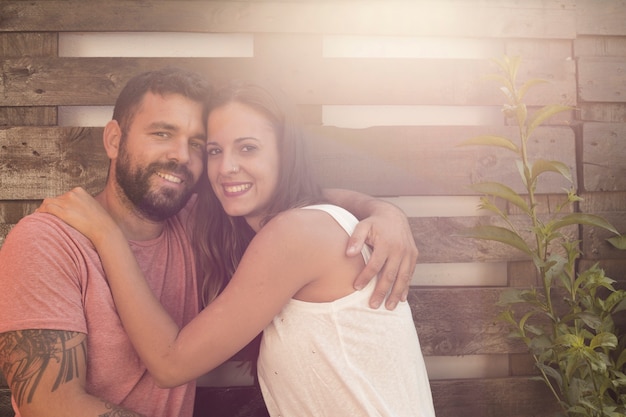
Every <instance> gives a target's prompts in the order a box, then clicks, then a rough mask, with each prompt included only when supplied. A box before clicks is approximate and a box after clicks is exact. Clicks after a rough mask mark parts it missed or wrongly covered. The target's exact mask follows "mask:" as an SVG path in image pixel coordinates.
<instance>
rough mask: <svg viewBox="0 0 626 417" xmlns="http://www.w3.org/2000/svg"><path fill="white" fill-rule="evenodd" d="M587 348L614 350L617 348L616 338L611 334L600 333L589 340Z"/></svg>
mask: <svg viewBox="0 0 626 417" xmlns="http://www.w3.org/2000/svg"><path fill="white" fill-rule="evenodd" d="M589 347H591V349H595V348H598V347H603V348H609V349H615V348H616V347H617V337H616V336H615V335H614V334H613V333H608V332H603V333H600V334H598V335H596V336H595V337H594V338H593V339H591V342H590V344H589Z"/></svg>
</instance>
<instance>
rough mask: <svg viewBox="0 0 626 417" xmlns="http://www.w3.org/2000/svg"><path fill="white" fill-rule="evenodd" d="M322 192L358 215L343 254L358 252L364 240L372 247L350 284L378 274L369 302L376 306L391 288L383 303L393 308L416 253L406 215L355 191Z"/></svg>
mask: <svg viewBox="0 0 626 417" xmlns="http://www.w3.org/2000/svg"><path fill="white" fill-rule="evenodd" d="M324 195H325V196H326V198H327V199H328V200H329V201H330V202H331V203H333V204H335V205H338V206H341V207H343V208H344V209H346V210H348V211H350V212H351V213H352V214H354V215H355V216H356V217H357V218H359V219H362V220H361V222H360V223H359V224H358V225H357V226H356V229H355V230H354V233H353V234H352V236H351V237H350V240H349V241H348V248H347V251H346V254H347V255H348V256H354V255H356V254H359V253H360V252H361V249H362V248H363V245H364V244H368V245H370V246H372V247H373V251H372V257H371V258H370V260H369V262H368V263H367V265H366V266H365V268H364V269H363V271H361V273H360V274H359V275H358V277H357V278H356V279H355V281H354V287H355V288H357V289H360V288H363V287H364V286H365V285H366V284H367V283H368V282H369V281H370V280H371V279H372V278H373V277H374V276H375V275H376V274H379V278H378V282H377V283H376V289H375V291H374V293H373V294H372V297H371V299H370V306H371V307H373V308H378V307H379V306H380V305H381V304H382V303H383V301H384V300H385V296H386V294H387V293H388V292H389V290H390V289H391V293H390V294H389V298H388V299H387V301H386V302H385V306H386V307H387V308H388V309H390V310H393V309H394V308H395V307H396V305H397V303H398V302H399V301H405V300H406V298H407V295H408V292H409V284H410V282H411V277H412V276H413V272H414V271H415V264H416V262H417V255H418V250H417V246H416V245H415V240H414V239H413V234H412V231H411V226H410V225H409V222H408V219H407V218H406V215H405V214H404V212H402V210H400V209H399V208H398V207H396V206H394V205H393V204H391V203H388V202H386V201H383V200H379V199H376V198H373V197H370V196H368V195H366V194H362V193H359V192H356V191H349V190H339V189H326V190H324Z"/></svg>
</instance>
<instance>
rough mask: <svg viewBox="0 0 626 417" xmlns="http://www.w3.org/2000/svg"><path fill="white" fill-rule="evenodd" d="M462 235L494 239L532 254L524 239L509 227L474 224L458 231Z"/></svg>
mask: <svg viewBox="0 0 626 417" xmlns="http://www.w3.org/2000/svg"><path fill="white" fill-rule="evenodd" d="M460 235H461V236H463V237H469V238H473V239H483V240H494V241H497V242H501V243H505V244H507V245H509V246H512V247H514V248H517V249H519V250H521V251H522V252H524V253H526V254H528V255H530V256H532V255H533V252H532V251H531V249H530V248H529V247H528V245H527V244H526V242H525V241H524V239H522V238H521V237H519V235H517V234H516V233H513V232H511V231H510V230H509V229H505V228H504V227H499V226H476V227H473V228H471V229H467V230H465V231H462V232H461V233H460Z"/></svg>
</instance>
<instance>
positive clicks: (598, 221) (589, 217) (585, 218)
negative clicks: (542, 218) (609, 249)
mask: <svg viewBox="0 0 626 417" xmlns="http://www.w3.org/2000/svg"><path fill="white" fill-rule="evenodd" d="M572 224H582V225H587V226H594V227H600V228H602V229H606V230H608V231H610V232H613V233H615V234H619V232H618V231H617V229H615V227H613V225H612V224H611V223H609V222H608V221H607V220H605V219H604V218H602V217H600V216H596V215H594V214H586V213H572V214H568V215H567V216H564V217H562V218H561V219H559V220H557V221H556V222H554V224H553V225H552V230H558V229H560V228H562V227H565V226H570V225H572Z"/></svg>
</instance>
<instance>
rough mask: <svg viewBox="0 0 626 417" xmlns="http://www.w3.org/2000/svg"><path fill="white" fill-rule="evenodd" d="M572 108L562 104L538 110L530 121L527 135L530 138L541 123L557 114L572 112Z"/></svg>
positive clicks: (550, 105)
mask: <svg viewBox="0 0 626 417" xmlns="http://www.w3.org/2000/svg"><path fill="white" fill-rule="evenodd" d="M572 109H573V107H571V106H564V105H562V104H549V105H547V106H544V107H542V108H540V109H539V110H537V111H536V112H535V113H534V114H533V115H532V116H531V118H530V119H529V120H528V128H527V129H526V134H527V135H529V136H530V134H531V132H532V131H533V130H535V128H536V127H537V126H539V125H540V124H541V123H543V122H544V121H546V120H547V119H549V118H550V117H552V116H554V115H555V114H558V113H561V112H564V111H568V110H572Z"/></svg>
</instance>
